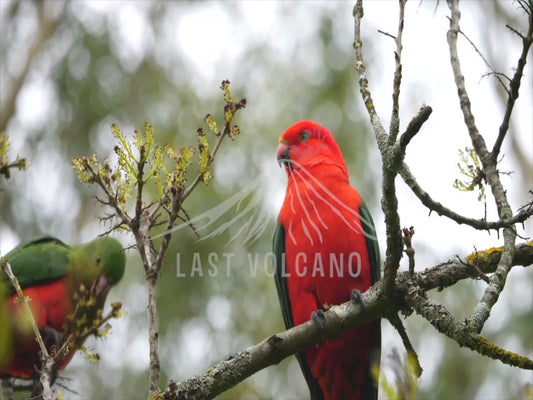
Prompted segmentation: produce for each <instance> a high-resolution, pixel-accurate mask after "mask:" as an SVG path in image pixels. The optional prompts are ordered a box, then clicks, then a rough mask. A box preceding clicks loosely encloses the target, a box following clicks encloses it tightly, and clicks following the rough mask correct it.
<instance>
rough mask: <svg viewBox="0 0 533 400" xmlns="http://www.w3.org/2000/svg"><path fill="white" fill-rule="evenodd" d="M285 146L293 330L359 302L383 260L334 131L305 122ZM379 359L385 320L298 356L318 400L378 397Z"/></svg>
mask: <svg viewBox="0 0 533 400" xmlns="http://www.w3.org/2000/svg"><path fill="white" fill-rule="evenodd" d="M279 142H280V145H279V147H278V151H277V157H278V161H279V162H280V164H283V165H284V167H285V170H286V172H287V175H288V184H287V193H286V196H285V200H284V203H283V206H282V208H281V211H280V214H279V221H278V222H279V223H278V226H277V229H276V232H275V234H274V253H275V254H276V261H277V268H276V275H275V281H276V288H277V291H278V296H279V299H280V305H281V310H282V314H283V319H284V322H285V326H286V327H287V329H288V328H291V327H293V326H295V325H299V324H302V323H304V322H307V321H309V320H310V319H311V318H312V317H313V320H315V321H316V319H315V317H316V316H317V315H320V312H321V311H322V312H323V311H326V310H327V309H328V308H329V307H330V306H331V305H337V304H341V303H344V302H346V301H348V300H349V299H350V298H354V296H355V295H358V297H360V294H361V293H362V292H364V291H366V290H367V289H368V288H370V286H372V284H373V283H375V282H376V281H377V280H379V279H380V261H379V250H378V243H377V239H376V233H375V228H374V224H373V221H372V217H371V215H370V213H369V211H368V209H367V208H366V206H365V204H364V202H363V199H362V198H361V195H360V194H359V193H358V192H357V191H356V190H355V189H354V188H353V187H352V186H350V182H349V177H348V168H347V166H346V163H345V161H344V159H343V156H342V153H341V151H340V148H339V146H338V144H337V142H336V141H335V139H334V138H333V135H332V134H331V132H330V131H328V130H327V129H326V128H324V127H323V126H320V125H319V124H317V123H315V122H313V121H301V122H299V123H297V124H295V125H294V126H292V127H290V128H289V129H288V130H287V131H286V132H285V133H284V134H283V135H282V136H281V137H280V139H279ZM317 312H318V314H316V313H317ZM322 316H323V315H322ZM380 353H381V330H380V321H379V320H378V321H372V322H369V323H366V324H364V325H361V326H359V327H357V328H356V329H353V330H351V331H349V332H347V333H345V334H344V335H343V336H342V337H341V338H339V339H336V340H329V341H326V342H325V343H322V344H320V345H318V346H316V347H313V348H310V349H307V350H306V351H304V352H302V353H300V354H297V356H296V357H297V358H298V361H299V363H300V367H301V369H302V372H303V374H304V376H305V379H306V381H307V384H308V386H309V390H310V393H311V399H326V400H330V399H331V400H340V399H345V400H359V399H361V400H367V399H376V398H377V383H376V381H375V379H374V374H372V368H375V367H378V368H379V359H380Z"/></svg>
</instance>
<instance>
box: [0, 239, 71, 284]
mask: <svg viewBox="0 0 533 400" xmlns="http://www.w3.org/2000/svg"><path fill="white" fill-rule="evenodd" d="M6 258H7V260H8V261H9V264H10V265H11V269H12V270H13V273H14V274H15V276H16V277H17V279H18V281H19V283H20V286H21V287H22V289H24V288H26V287H29V286H34V285H36V284H39V283H44V282H49V281H53V280H56V279H58V278H61V277H63V276H65V275H66V274H67V271H68V268H69V259H70V248H69V247H68V246H67V245H66V244H65V243H63V242H61V241H60V240H58V239H54V238H51V237H45V238H41V239H37V240H34V241H31V242H28V243H24V244H22V245H20V246H18V247H16V248H15V249H13V250H12V251H11V252H9V253H8V254H7V255H6ZM0 290H1V291H2V292H4V293H5V292H7V293H8V294H13V293H14V292H15V289H14V288H13V287H12V286H11V284H10V283H9V280H8V278H7V276H6V275H5V274H2V278H1V279H0Z"/></svg>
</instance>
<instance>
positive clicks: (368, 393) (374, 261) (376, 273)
mask: <svg viewBox="0 0 533 400" xmlns="http://www.w3.org/2000/svg"><path fill="white" fill-rule="evenodd" d="M359 213H360V219H361V224H362V225H363V232H364V234H365V238H366V246H367V250H368V258H369V260H370V268H371V273H372V284H374V283H376V282H377V281H379V280H380V279H381V261H380V257H379V246H378V238H377V235H376V228H375V227H374V221H373V220H372V215H370V212H369V211H368V208H367V207H366V205H365V204H364V203H363V205H361V208H360V210H359ZM372 331H373V334H372V342H371V343H370V347H371V352H370V363H371V365H373V366H378V368H379V363H380V359H381V321H380V320H379V319H378V320H376V321H374V322H372ZM372 376H373V374H372V372H370V373H369V378H368V379H367V380H366V382H365V384H364V386H363V388H362V391H361V392H362V393H361V398H362V399H377V398H378V385H377V382H376V381H375V380H374V379H372Z"/></svg>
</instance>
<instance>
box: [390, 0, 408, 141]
mask: <svg viewBox="0 0 533 400" xmlns="http://www.w3.org/2000/svg"><path fill="white" fill-rule="evenodd" d="M406 2H407V0H398V3H399V7H398V8H399V15H398V33H397V34H396V37H394V41H395V43H396V51H395V52H394V63H395V65H396V68H395V70H394V79H393V85H392V115H391V122H390V128H389V146H392V145H393V144H394V142H396V138H397V137H398V132H399V131H400V86H401V84H402V49H403V45H402V36H403V25H404V15H405V3H406Z"/></svg>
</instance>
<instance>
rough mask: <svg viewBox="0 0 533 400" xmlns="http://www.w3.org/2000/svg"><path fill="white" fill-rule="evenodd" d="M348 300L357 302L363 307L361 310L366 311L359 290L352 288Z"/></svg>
mask: <svg viewBox="0 0 533 400" xmlns="http://www.w3.org/2000/svg"><path fill="white" fill-rule="evenodd" d="M350 300H351V301H353V302H354V303H357V304H359V305H360V306H361V308H362V309H363V311H366V304H365V302H364V301H363V295H362V294H361V292H360V291H359V290H357V289H354V290H353V291H352V294H351V295H350Z"/></svg>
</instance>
